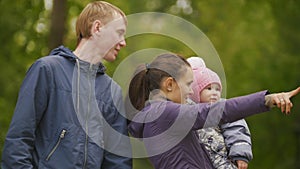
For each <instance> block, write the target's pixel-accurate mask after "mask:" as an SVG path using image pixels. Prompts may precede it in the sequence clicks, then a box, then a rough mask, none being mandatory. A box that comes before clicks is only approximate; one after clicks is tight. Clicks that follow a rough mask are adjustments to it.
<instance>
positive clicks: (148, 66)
mask: <svg viewBox="0 0 300 169" xmlns="http://www.w3.org/2000/svg"><path fill="white" fill-rule="evenodd" d="M145 66H146V69H147V71H148V70H149V68H150V65H149V64H148V63H146V64H145Z"/></svg>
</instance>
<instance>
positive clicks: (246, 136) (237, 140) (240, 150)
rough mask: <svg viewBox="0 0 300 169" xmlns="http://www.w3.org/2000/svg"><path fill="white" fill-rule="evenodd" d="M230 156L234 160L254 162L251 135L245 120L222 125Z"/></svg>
mask: <svg viewBox="0 0 300 169" xmlns="http://www.w3.org/2000/svg"><path fill="white" fill-rule="evenodd" d="M221 130H222V133H223V136H224V140H225V144H226V147H227V149H228V156H229V157H230V158H231V159H232V160H233V161H236V160H243V161H246V162H249V161H251V160H252V158H253V155H252V147H251V134H250V131H249V128H248V125H247V123H246V121H245V120H244V119H241V120H238V121H235V122H232V123H226V124H223V125H221Z"/></svg>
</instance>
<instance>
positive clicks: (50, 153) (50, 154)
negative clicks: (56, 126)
mask: <svg viewBox="0 0 300 169" xmlns="http://www.w3.org/2000/svg"><path fill="white" fill-rule="evenodd" d="M66 133H67V130H66V129H63V130H61V132H60V135H59V138H58V140H57V142H56V144H55V145H54V147H53V148H52V149H51V151H50V152H49V154H48V155H47V157H46V161H48V160H49V159H50V158H51V156H52V154H53V153H54V152H55V150H56V149H57V148H58V146H59V144H60V142H61V141H62V140H63V139H64V137H65V135H66Z"/></svg>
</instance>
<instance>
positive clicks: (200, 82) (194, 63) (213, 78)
mask: <svg viewBox="0 0 300 169" xmlns="http://www.w3.org/2000/svg"><path fill="white" fill-rule="evenodd" d="M187 61H188V62H189V63H190V65H191V67H192V69H193V72H194V81H193V83H192V84H191V87H192V89H193V91H194V94H192V95H191V96H190V98H191V99H192V100H193V101H194V102H196V103H199V102H200V92H201V91H202V90H203V89H204V88H205V87H206V86H207V85H209V84H211V83H217V84H218V85H219V86H220V89H221V91H222V83H221V80H220V78H219V76H218V75H217V73H215V72H214V71H212V70H210V69H209V68H207V67H206V65H205V62H204V61H203V59H201V58H200V57H197V56H194V57H190V58H188V59H187Z"/></svg>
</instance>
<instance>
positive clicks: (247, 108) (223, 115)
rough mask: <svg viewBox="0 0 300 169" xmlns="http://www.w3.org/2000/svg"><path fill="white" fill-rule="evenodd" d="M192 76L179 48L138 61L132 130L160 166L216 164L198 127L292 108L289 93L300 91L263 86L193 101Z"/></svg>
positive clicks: (180, 167) (133, 84) (133, 83)
mask: <svg viewBox="0 0 300 169" xmlns="http://www.w3.org/2000/svg"><path fill="white" fill-rule="evenodd" d="M192 82H193V71H192V69H191V67H190V65H189V63H188V62H187V61H186V60H185V59H184V58H183V57H181V56H179V55H175V54H162V55H159V56H157V57H156V58H155V59H154V60H153V62H152V63H150V64H145V65H141V66H139V67H138V68H137V70H136V73H135V75H134V77H133V78H132V80H131V82H130V85H129V93H128V97H129V101H130V102H131V104H132V105H131V107H132V108H134V109H135V114H136V115H135V116H134V118H133V119H132V122H131V123H130V124H129V132H130V133H131V135H132V136H134V137H137V138H141V139H142V140H143V142H144V144H145V147H146V150H147V153H148V155H149V159H150V161H151V163H152V164H153V165H154V167H155V168H156V169H166V168H168V169H177V168H178V169H187V168H189V169H191V168H195V169H199V168H200V169H202V168H203V169H213V165H212V164H211V162H210V159H209V157H208V155H207V152H206V151H205V148H204V147H203V146H202V145H201V144H199V142H198V137H197V133H196V130H198V129H201V128H203V126H205V127H212V126H217V125H219V124H223V123H228V122H233V121H236V120H239V119H242V118H244V117H247V116H251V115H254V114H258V113H262V112H266V111H269V110H270V107H274V104H275V105H277V107H278V108H281V110H282V112H284V113H286V114H288V113H290V109H291V107H292V103H291V101H290V98H291V97H292V96H294V95H296V94H297V93H299V91H300V88H298V89H296V90H294V91H291V92H287V93H279V94H269V93H268V92H267V91H261V92H258V93H254V94H251V95H247V96H242V97H237V98H233V99H228V100H226V101H219V102H216V103H214V104H209V103H199V104H195V105H188V104H185V103H186V99H187V98H188V97H189V95H191V94H192V93H193V91H192V89H191V86H190V85H191V83H192ZM127 106H128V105H127ZM129 107H130V106H129Z"/></svg>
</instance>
